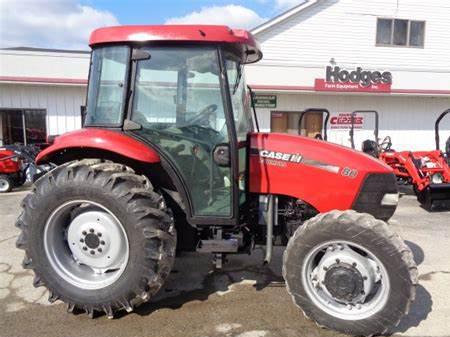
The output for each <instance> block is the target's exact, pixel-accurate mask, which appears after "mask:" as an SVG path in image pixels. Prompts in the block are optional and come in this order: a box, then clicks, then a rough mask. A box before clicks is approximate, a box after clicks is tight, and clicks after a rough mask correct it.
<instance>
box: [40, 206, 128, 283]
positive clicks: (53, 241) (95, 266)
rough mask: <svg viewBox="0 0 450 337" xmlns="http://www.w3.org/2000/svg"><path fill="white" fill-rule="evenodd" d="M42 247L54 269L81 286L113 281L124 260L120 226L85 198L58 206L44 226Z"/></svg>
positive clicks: (125, 248)
mask: <svg viewBox="0 0 450 337" xmlns="http://www.w3.org/2000/svg"><path fill="white" fill-rule="evenodd" d="M44 249H45V253H46V255H47V258H48V260H49V262H50V265H51V266H52V268H53V269H54V271H55V272H56V273H57V274H58V275H59V276H60V277H61V278H63V279H64V280H65V281H66V282H68V283H70V284H72V285H74V286H76V287H78V288H81V289H100V288H105V287H107V286H109V285H111V284H113V283H114V282H115V281H117V279H118V278H119V277H120V276H121V275H122V273H123V271H124V270H125V268H126V266H127V264H128V257H129V244H128V237H127V234H126V232H125V229H124V227H123V226H122V224H121V223H120V221H119V220H118V219H117V217H116V216H115V215H114V214H113V213H112V212H111V211H110V210H108V209H107V208H106V207H104V206H102V205H100V204H98V203H95V202H92V201H86V200H74V201H70V202H67V203H64V204H63V205H61V206H59V207H58V208H57V209H56V210H55V211H53V213H52V214H51V215H50V217H49V219H48V221H47V223H46V225H45V229H44Z"/></svg>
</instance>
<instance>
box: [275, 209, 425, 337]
mask: <svg viewBox="0 0 450 337" xmlns="http://www.w3.org/2000/svg"><path fill="white" fill-rule="evenodd" d="M283 262H284V263H283V276H284V278H285V280H286V283H287V288H288V291H289V293H290V294H291V295H292V297H293V300H294V303H296V304H297V305H298V306H299V307H300V308H301V309H302V310H303V312H304V314H305V316H306V317H308V318H311V319H312V320H314V321H316V322H317V324H318V325H320V326H323V327H328V328H331V329H334V330H337V331H341V332H343V333H347V334H352V335H364V336H370V335H374V334H383V333H386V332H388V331H389V329H391V328H392V327H394V326H396V325H397V324H398V323H399V322H400V319H401V318H402V317H403V316H404V315H405V314H407V313H408V310H409V307H410V304H411V302H412V301H413V300H414V296H415V285H416V283H417V267H416V265H415V263H414V261H413V256H412V253H411V251H410V249H409V248H408V247H407V246H406V245H405V244H404V243H403V241H402V240H401V239H400V237H398V236H397V235H396V234H394V233H392V232H391V231H390V229H389V228H388V226H387V225H386V223H385V222H383V221H380V220H377V219H375V218H374V217H372V216H371V215H367V214H360V213H356V212H354V211H346V212H340V211H333V212H330V213H325V214H319V215H318V216H316V217H315V218H313V219H311V220H308V221H307V222H305V223H304V224H303V225H302V226H301V227H300V228H299V229H298V230H297V231H296V232H295V234H294V236H293V237H292V238H291V239H290V241H289V243H288V246H287V248H286V251H285V254H284V259H283Z"/></svg>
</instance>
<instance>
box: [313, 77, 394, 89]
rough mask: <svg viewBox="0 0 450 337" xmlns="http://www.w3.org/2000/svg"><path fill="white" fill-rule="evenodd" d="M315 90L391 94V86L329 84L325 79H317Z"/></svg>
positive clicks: (387, 84) (376, 84)
mask: <svg viewBox="0 0 450 337" xmlns="http://www.w3.org/2000/svg"><path fill="white" fill-rule="evenodd" d="M314 90H316V91H335V92H336V91H339V92H391V84H390V83H371V84H369V85H368V86H363V85H362V84H361V83H353V82H344V83H342V82H327V81H325V79H323V78H316V81H315V85H314Z"/></svg>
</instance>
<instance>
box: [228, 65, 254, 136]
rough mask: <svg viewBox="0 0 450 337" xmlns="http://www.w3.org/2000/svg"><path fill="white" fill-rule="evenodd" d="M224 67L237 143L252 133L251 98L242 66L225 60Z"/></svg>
mask: <svg viewBox="0 0 450 337" xmlns="http://www.w3.org/2000/svg"><path fill="white" fill-rule="evenodd" d="M225 67H226V70H227V76H228V85H229V87H230V96H231V103H232V105H233V116H234V123H235V127H236V133H237V137H238V140H239V141H245V140H246V139H247V134H248V133H249V132H251V131H252V116H251V110H250V103H251V101H250V98H251V97H250V93H249V92H248V89H247V86H246V85H245V78H244V74H243V66H242V65H241V64H240V62H239V61H237V60H235V59H234V58H227V60H226V63H225Z"/></svg>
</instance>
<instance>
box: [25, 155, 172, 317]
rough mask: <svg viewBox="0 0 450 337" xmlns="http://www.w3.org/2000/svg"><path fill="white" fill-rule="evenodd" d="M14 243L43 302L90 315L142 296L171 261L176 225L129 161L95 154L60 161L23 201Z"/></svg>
mask: <svg viewBox="0 0 450 337" xmlns="http://www.w3.org/2000/svg"><path fill="white" fill-rule="evenodd" d="M22 207H23V211H22V213H21V215H20V216H19V218H18V220H17V226H18V227H19V228H20V229H21V230H22V232H21V234H20V236H19V238H18V240H17V247H18V248H21V249H24V250H25V258H24V261H23V267H24V268H26V269H30V268H31V269H33V270H34V273H35V278H34V282H33V284H34V286H35V287H38V286H45V287H46V288H47V289H48V290H49V292H50V296H49V301H50V302H54V301H56V300H57V299H59V300H61V301H63V302H65V303H67V304H68V311H70V312H72V311H73V310H74V309H81V310H84V311H85V312H86V313H88V314H89V315H90V316H91V317H94V314H95V312H97V311H100V312H104V313H105V314H106V315H107V316H108V317H109V318H112V317H113V315H114V312H115V311H117V310H121V309H125V310H127V311H128V312H130V311H132V310H133V307H134V306H136V305H138V304H140V303H142V302H145V301H147V300H149V299H150V298H151V297H152V296H153V295H154V294H155V293H156V292H157V291H158V290H159V289H160V288H161V286H162V284H163V283H164V281H165V279H166V278H167V276H168V275H169V273H170V270H171V268H172V265H173V261H174V256H175V248H176V232H175V228H174V223H173V217H172V216H171V213H170V210H169V209H167V207H166V204H165V202H164V199H163V197H162V196H161V195H160V194H158V193H157V192H155V191H154V190H153V188H152V185H151V184H150V182H149V180H148V179H147V178H145V177H143V176H139V175H137V174H135V173H134V172H133V171H132V170H131V169H130V168H128V167H126V166H124V165H120V164H115V163H111V162H102V161H100V160H94V159H93V160H81V161H75V162H71V163H68V164H65V165H62V166H60V167H58V168H56V169H54V170H53V171H51V172H49V173H48V174H46V175H45V176H43V177H42V178H40V179H39V180H38V181H37V182H36V185H35V188H34V190H33V192H32V193H31V194H29V195H28V196H27V197H26V198H25V199H24V201H23V203H22Z"/></svg>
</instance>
